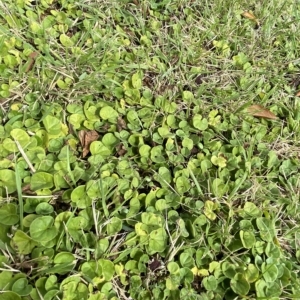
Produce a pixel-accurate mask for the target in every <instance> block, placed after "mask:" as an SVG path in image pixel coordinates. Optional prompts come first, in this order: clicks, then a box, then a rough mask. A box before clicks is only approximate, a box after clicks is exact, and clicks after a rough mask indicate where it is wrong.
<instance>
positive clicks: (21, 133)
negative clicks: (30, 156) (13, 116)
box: [10, 128, 30, 148]
mask: <svg viewBox="0 0 300 300" xmlns="http://www.w3.org/2000/svg"><path fill="white" fill-rule="evenodd" d="M10 135H11V137H12V138H13V139H15V140H16V141H18V142H19V143H20V145H21V147H22V148H25V147H26V146H28V145H29V142H30V137H29V135H28V134H27V133H26V131H25V130H23V129H19V128H15V129H13V130H12V131H11V132H10Z"/></svg>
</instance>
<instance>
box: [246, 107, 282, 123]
mask: <svg viewBox="0 0 300 300" xmlns="http://www.w3.org/2000/svg"><path fill="white" fill-rule="evenodd" d="M247 112H248V113H249V114H250V115H252V116H254V117H260V118H264V119H271V120H276V119H277V117H276V116H275V115H274V114H273V113H272V112H271V111H269V110H268V109H266V108H264V107H263V106H261V105H259V104H254V105H251V106H249V107H248V108H247Z"/></svg>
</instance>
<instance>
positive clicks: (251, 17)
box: [242, 11, 259, 26]
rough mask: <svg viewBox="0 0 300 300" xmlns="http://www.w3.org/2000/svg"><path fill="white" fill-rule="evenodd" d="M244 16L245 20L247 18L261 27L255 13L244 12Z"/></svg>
mask: <svg viewBox="0 0 300 300" xmlns="http://www.w3.org/2000/svg"><path fill="white" fill-rule="evenodd" d="M242 16H243V17H244V18H246V19H249V20H252V21H254V22H255V23H256V24H257V25H258V26H259V21H258V19H257V18H256V17H255V16H254V14H253V13H251V12H249V11H244V12H243V13H242Z"/></svg>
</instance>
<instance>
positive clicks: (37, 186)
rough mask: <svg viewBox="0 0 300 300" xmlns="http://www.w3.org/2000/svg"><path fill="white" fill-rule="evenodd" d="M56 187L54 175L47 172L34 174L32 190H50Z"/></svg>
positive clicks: (31, 184) (31, 183)
mask: <svg viewBox="0 0 300 300" xmlns="http://www.w3.org/2000/svg"><path fill="white" fill-rule="evenodd" d="M53 185H54V183H53V175H51V174H49V173H46V172H37V173H34V174H33V175H32V177H31V182H30V188H31V190H33V191H36V190H41V189H50V188H52V187H53Z"/></svg>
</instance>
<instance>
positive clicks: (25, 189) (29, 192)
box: [22, 184, 36, 195]
mask: <svg viewBox="0 0 300 300" xmlns="http://www.w3.org/2000/svg"><path fill="white" fill-rule="evenodd" d="M22 193H23V194H24V195H36V192H34V191H32V190H31V189H30V184H26V185H24V186H23V187H22Z"/></svg>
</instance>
